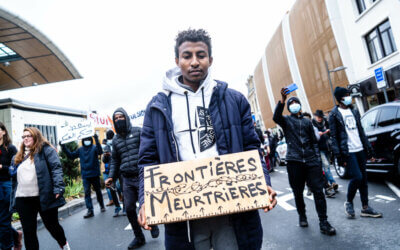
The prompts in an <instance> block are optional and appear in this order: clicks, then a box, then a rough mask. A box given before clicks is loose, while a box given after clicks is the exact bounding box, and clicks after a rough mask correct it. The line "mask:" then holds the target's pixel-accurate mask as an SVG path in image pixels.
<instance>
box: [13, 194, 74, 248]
mask: <svg viewBox="0 0 400 250" xmlns="http://www.w3.org/2000/svg"><path fill="white" fill-rule="evenodd" d="M15 206H16V208H17V212H18V214H19V217H20V219H21V225H22V231H23V233H24V242H25V248H26V249H27V250H38V249H39V241H38V238H37V234H36V231H37V215H38V213H39V214H40V217H42V221H43V224H44V226H45V227H46V229H47V231H49V232H50V234H51V236H53V238H54V239H55V240H56V241H57V243H58V245H60V246H61V247H62V246H64V245H65V244H66V243H67V239H66V238H65V233H64V229H63V228H62V227H61V225H60V223H59V222H58V208H52V209H49V210H46V211H42V210H41V208H40V200H39V197H38V196H36V197H18V198H17V199H16V203H15Z"/></svg>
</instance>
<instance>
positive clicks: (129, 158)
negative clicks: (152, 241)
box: [106, 108, 160, 249]
mask: <svg viewBox="0 0 400 250" xmlns="http://www.w3.org/2000/svg"><path fill="white" fill-rule="evenodd" d="M113 121H114V127H115V131H116V132H117V134H116V135H115V136H114V138H113V140H112V153H111V166H110V173H109V178H108V179H107V181H106V186H108V187H110V186H111V185H112V184H113V183H115V182H116V181H117V180H118V176H122V192H123V194H124V206H125V207H126V215H127V217H128V220H129V222H130V223H131V226H132V229H133V233H134V236H135V238H134V239H133V241H132V242H131V243H130V244H129V246H128V249H135V248H138V247H140V246H142V245H144V244H145V243H146V240H145V237H144V234H143V232H142V229H141V227H140V225H139V223H138V221H137V213H136V202H137V201H138V197H139V167H138V160H139V146H140V133H141V129H140V128H139V127H133V126H132V125H131V122H130V119H129V116H128V113H127V112H126V111H125V110H124V109H123V108H118V109H116V110H115V112H114V114H113ZM159 233H160V232H159V229H158V227H157V226H152V230H151V236H152V237H153V238H157V237H158V235H159Z"/></svg>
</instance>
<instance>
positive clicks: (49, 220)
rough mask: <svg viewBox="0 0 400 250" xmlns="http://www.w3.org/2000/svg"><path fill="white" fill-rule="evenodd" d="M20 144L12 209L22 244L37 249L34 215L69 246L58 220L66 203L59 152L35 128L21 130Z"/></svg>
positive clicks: (14, 168) (13, 168)
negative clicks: (60, 211)
mask: <svg viewBox="0 0 400 250" xmlns="http://www.w3.org/2000/svg"><path fill="white" fill-rule="evenodd" d="M22 139H23V143H22V144H21V147H20V149H19V151H18V153H17V154H16V156H15V157H14V159H13V160H12V163H13V164H12V166H11V167H10V173H11V176H12V181H13V185H12V192H11V209H12V211H15V210H16V211H17V212H18V214H19V216H20V219H21V225H22V230H23V233H24V242H25V247H26V249H28V250H31V249H33V250H37V249H39V241H38V238H37V235H36V230H37V215H38V213H39V214H40V217H41V218H42V221H43V224H44V225H45V227H46V229H47V230H48V231H49V232H50V234H51V236H52V237H53V238H54V239H55V240H56V241H57V243H58V245H59V246H60V247H61V248H62V249H70V248H69V245H68V242H67V239H66V238H65V233H64V230H63V228H62V227H61V225H60V223H59V222H58V208H59V207H61V206H63V205H64V204H65V199H64V197H63V194H64V191H65V184H64V181H63V172H62V167H61V163H60V159H59V158H58V154H57V152H56V150H55V148H54V147H53V146H51V144H50V143H49V142H48V141H47V140H46V139H45V138H44V137H43V135H42V134H41V133H40V131H39V130H38V129H37V128H35V127H29V128H25V129H24V133H23V136H22Z"/></svg>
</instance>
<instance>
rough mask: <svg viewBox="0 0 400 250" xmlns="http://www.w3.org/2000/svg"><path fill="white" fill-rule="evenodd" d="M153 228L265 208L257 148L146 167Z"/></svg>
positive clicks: (148, 208) (147, 201) (147, 203)
mask: <svg viewBox="0 0 400 250" xmlns="http://www.w3.org/2000/svg"><path fill="white" fill-rule="evenodd" d="M144 190H145V208H146V217H147V223H148V224H149V225H154V224H163V223H171V222H177V221H184V220H192V219H200V218H204V217H210V216H218V215H223V214H230V213H238V212H243V211H247V210H254V209H258V208H262V207H266V206H267V205H268V204H269V203H270V202H269V199H268V192H267V185H266V182H265V177H264V173H263V170H262V166H261V162H260V156H259V154H258V151H257V150H254V151H248V152H242V153H237V154H230V155H222V156H218V157H214V158H208V159H200V160H193V161H185V162H176V163H170V164H163V165H158V166H149V167H145V168H144Z"/></svg>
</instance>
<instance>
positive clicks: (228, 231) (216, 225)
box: [191, 215, 239, 250]
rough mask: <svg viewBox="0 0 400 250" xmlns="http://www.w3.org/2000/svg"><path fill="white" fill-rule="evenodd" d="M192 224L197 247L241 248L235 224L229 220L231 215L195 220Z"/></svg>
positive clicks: (204, 248) (200, 249) (202, 249)
mask: <svg viewBox="0 0 400 250" xmlns="http://www.w3.org/2000/svg"><path fill="white" fill-rule="evenodd" d="M191 224H192V229H193V243H194V248H195V249H199V250H209V249H215V250H219V249H229V250H235V249H239V247H238V245H237V242H236V235H235V231H234V228H233V225H232V223H230V221H229V216H226V215H223V216H217V217H212V218H205V219H200V220H193V221H192V222H191Z"/></svg>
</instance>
